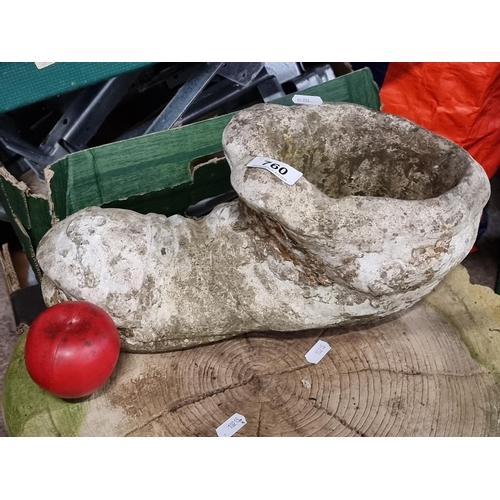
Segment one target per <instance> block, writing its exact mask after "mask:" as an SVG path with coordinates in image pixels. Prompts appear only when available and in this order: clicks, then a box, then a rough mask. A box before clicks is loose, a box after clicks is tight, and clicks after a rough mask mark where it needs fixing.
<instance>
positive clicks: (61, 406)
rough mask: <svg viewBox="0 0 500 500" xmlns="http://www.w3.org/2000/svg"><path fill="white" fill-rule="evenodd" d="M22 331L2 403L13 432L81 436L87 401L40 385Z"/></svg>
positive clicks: (8, 369)
mask: <svg viewBox="0 0 500 500" xmlns="http://www.w3.org/2000/svg"><path fill="white" fill-rule="evenodd" d="M27 334H28V328H25V329H24V331H23V333H22V334H21V335H20V338H19V341H18V342H17V344H16V346H15V348H14V352H13V354H12V357H11V360H10V363H9V366H8V368H7V373H6V375H5V383H4V390H3V393H2V407H3V413H4V419H5V424H6V428H7V432H8V434H9V436H12V437H21V436H26V437H27V436H44V437H56V436H77V435H78V430H79V428H80V425H81V424H82V422H83V420H84V418H85V413H86V409H85V403H84V402H82V403H68V402H66V401H63V400H62V399H59V398H57V397H56V396H53V395H52V394H50V393H48V392H47V391H45V390H43V389H42V388H41V387H39V386H38V385H37V384H35V382H33V380H32V379H31V377H30V376H29V374H28V371H27V370H26V365H25V363H24V346H25V344H26V336H27Z"/></svg>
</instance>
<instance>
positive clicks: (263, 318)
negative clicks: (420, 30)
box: [37, 103, 490, 352]
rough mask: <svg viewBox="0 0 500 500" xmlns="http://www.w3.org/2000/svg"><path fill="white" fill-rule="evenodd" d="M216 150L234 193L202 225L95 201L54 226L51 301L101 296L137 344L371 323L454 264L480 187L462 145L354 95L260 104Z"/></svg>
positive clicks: (185, 343) (478, 207)
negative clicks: (288, 176) (266, 164)
mask: <svg viewBox="0 0 500 500" xmlns="http://www.w3.org/2000/svg"><path fill="white" fill-rule="evenodd" d="M223 146H224V151H225V154H226V157H227V159H228V162H229V164H230V166H231V182H232V184H233V186H234V189H235V190H236V192H237V193H238V195H239V199H238V200H237V201H235V202H231V203H226V204H223V205H219V206H218V207H216V208H215V209H214V210H213V211H212V212H211V213H210V214H209V215H208V216H206V217H205V218H203V219H200V220H193V219H188V218H185V217H182V216H180V215H174V216H172V217H169V218H167V217H165V216H162V215H157V214H148V215H141V214H138V213H135V212H131V211H127V210H121V209H101V208H98V207H90V208H87V209H84V210H81V211H80V212H77V213H76V214H74V215H72V216H70V217H68V218H66V219H64V220H62V221H61V222H59V223H58V224H56V225H55V226H54V227H53V228H52V229H51V230H50V231H49V232H48V233H47V234H46V235H45V237H44V238H43V240H42V241H41V243H40V245H39V248H38V252H37V257H38V261H39V263H40V266H41V268H42V270H43V272H44V273H45V276H44V279H43V282H42V289H43V293H44V297H45V300H46V302H47V304H49V305H50V304H53V303H56V302H59V301H61V300H89V301H92V302H94V303H96V304H98V305H99V306H101V307H103V308H104V309H105V310H106V311H108V312H109V314H110V315H111V316H112V317H113V319H114V320H115V322H116V324H117V326H118V328H119V330H120V332H121V334H122V346H123V348H124V349H126V350H129V351H136V352H155V351H165V350H173V349H181V348H186V347H191V346H195V345H199V344H203V343H208V342H213V341H216V340H220V339H225V338H229V337H232V336H234V335H238V334H241V333H244V332H250V331H269V330H274V331H297V330H304V329H312V328H325V327H329V326H333V325H342V324H351V323H358V322H368V321H372V320H376V319H378V318H381V317H384V316H387V315H389V314H392V313H395V312H397V311H400V310H402V309H405V308H407V307H409V306H411V305H412V304H414V303H415V302H417V301H418V300H419V299H421V298H422V297H424V296H425V295H427V294H428V293H429V292H430V291H431V290H432V289H433V288H434V287H435V286H436V285H437V284H438V283H439V282H440V281H441V279H442V278H443V277H444V276H445V275H446V274H447V273H448V272H449V271H450V270H451V269H452V268H453V267H454V266H456V265H457V264H458V263H459V262H461V261H462V260H463V259H464V257H465V256H466V255H467V254H468V252H469V251H470V249H471V247H472V245H473V243H474V241H475V238H476V234H477V228H478V224H479V218H480V216H481V212H482V209H483V207H484V205H485V204H486V202H487V200H488V198H489V194H490V191H489V181H488V178H487V176H486V174H485V173H484V171H483V169H482V167H481V166H480V165H479V164H478V163H477V162H475V161H474V160H473V159H472V158H471V157H470V155H469V154H468V153H467V152H466V151H464V150H463V149H462V148H460V147H458V146H457V145H455V144H453V143H452V142H450V141H448V140H446V139H444V138H443V137H440V136H437V135H435V134H432V133H431V132H429V131H427V130H424V129H422V128H420V127H418V126H417V125H415V124H414V123H412V122H410V121H408V120H405V119H402V118H398V117H395V116H391V115H387V114H382V113H378V112H374V111H371V110H369V109H367V108H364V107H362V106H358V105H354V104H343V103H336V104H326V103H325V104H322V105H321V106H298V107H282V106H278V105H272V104H262V105H256V106H253V107H252V108H249V109H246V110H243V111H241V112H239V113H238V114H237V115H236V116H235V117H234V118H233V119H232V120H231V122H230V123H229V124H228V126H227V127H226V129H225V131H224V135H223ZM256 156H264V157H270V158H272V159H275V160H279V161H282V162H285V163H287V164H289V165H291V166H293V167H294V168H296V169H297V170H299V171H300V172H302V173H303V176H302V177H300V178H299V179H298V180H297V181H296V182H295V184H293V185H288V184H286V183H285V182H283V181H282V180H281V179H279V178H278V177H276V176H275V175H273V174H272V173H270V172H268V171H266V170H264V169H261V168H250V167H247V164H248V163H249V162H250V161H251V160H252V159H253V158H254V157H256Z"/></svg>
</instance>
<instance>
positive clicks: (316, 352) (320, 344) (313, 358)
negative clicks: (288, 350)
mask: <svg viewBox="0 0 500 500" xmlns="http://www.w3.org/2000/svg"><path fill="white" fill-rule="evenodd" d="M330 349H331V347H330V346H329V345H328V344H327V343H326V342H324V341H323V340H318V341H317V342H316V343H315V344H314V346H313V347H312V348H311V349H310V350H309V351H308V352H307V354H306V359H307V361H309V363H313V364H317V363H319V362H320V361H321V360H322V359H323V358H324V357H325V356H326V354H327V353H328V351H329V350H330Z"/></svg>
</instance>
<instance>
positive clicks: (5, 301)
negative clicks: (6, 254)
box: [0, 173, 500, 437]
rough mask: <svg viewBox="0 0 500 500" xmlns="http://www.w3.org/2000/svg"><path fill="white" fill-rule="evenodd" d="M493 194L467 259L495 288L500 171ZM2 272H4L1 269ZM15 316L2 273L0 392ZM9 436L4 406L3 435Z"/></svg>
mask: <svg viewBox="0 0 500 500" xmlns="http://www.w3.org/2000/svg"><path fill="white" fill-rule="evenodd" d="M491 186H492V195H491V198H490V201H489V204H488V209H487V211H488V219H489V220H488V228H487V230H486V232H485V234H484V235H483V236H482V238H481V239H480V240H479V242H478V244H477V247H478V250H477V251H476V252H474V253H471V254H470V255H469V256H467V258H466V259H465V260H464V261H463V263H462V264H463V265H464V266H465V267H466V268H467V270H468V271H469V274H470V280H471V282H472V283H474V284H478V285H484V286H487V287H490V288H492V289H494V288H495V285H496V279H497V268H498V264H499V262H500V173H499V174H497V175H496V176H495V177H494V178H493V179H492V181H491ZM0 274H1V271H0ZM16 337H17V336H16V331H15V322H14V316H13V314H12V308H11V303H10V298H9V295H8V294H7V289H6V287H5V282H4V280H3V276H0V393H1V391H2V389H3V380H4V376H5V370H6V369H7V365H8V362H9V359H10V356H11V354H12V350H13V348H14V344H15V342H16ZM1 436H3V437H5V436H7V432H6V430H5V426H4V422H3V415H2V409H1V405H0V437H1Z"/></svg>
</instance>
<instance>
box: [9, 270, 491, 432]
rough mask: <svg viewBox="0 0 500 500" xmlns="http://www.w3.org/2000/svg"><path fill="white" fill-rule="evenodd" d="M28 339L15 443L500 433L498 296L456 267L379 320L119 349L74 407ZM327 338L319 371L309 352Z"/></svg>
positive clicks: (16, 363)
mask: <svg viewBox="0 0 500 500" xmlns="http://www.w3.org/2000/svg"><path fill="white" fill-rule="evenodd" d="M25 337H26V332H24V333H23V334H22V335H21V338H20V341H19V343H18V345H17V348H16V351H15V353H14V355H13V358H12V360H11V363H10V365H9V369H8V373H7V376H6V381H5V390H4V394H3V406H4V414H5V419H6V423H7V429H8V431H9V434H10V435H13V436H60V435H63V436H216V435H217V434H216V429H217V427H219V426H220V425H221V424H222V423H223V422H225V421H226V420H227V419H229V418H230V417H231V416H232V415H234V414H235V413H239V414H241V415H243V416H244V417H245V419H246V422H247V423H246V425H244V426H243V427H242V428H240V429H239V430H238V431H237V432H236V433H235V434H234V436H235V437H239V436H499V435H500V386H499V381H500V297H499V296H497V295H495V294H494V293H493V291H492V290H490V289H487V288H485V287H481V286H477V285H471V284H470V283H469V279H468V275H467V272H466V270H465V269H464V268H463V267H461V266H459V267H457V268H456V269H455V270H454V271H452V272H451V273H450V274H449V275H448V276H447V277H446V279H445V280H444V281H443V282H442V283H441V284H440V285H439V287H438V288H437V289H436V290H435V291H434V292H432V293H431V295H429V296H428V297H427V298H426V299H424V300H423V301H421V302H420V303H418V304H417V305H416V306H414V307H412V308H411V309H409V310H407V311H405V312H403V313H399V314H397V315H394V316H392V317H390V318H388V319H386V320H384V321H383V322H380V323H377V324H371V325H364V326H358V327H348V328H331V329H326V330H323V331H317V330H314V331H306V332H299V333H297V332H295V333H278V332H273V333H268V334H252V335H243V336H241V337H236V338H233V339H230V340H227V341H223V342H219V343H215V344H211V345H205V346H201V347H196V348H192V349H188V350H184V351H175V352H169V353H161V354H131V353H122V354H121V356H120V360H119V363H118V365H117V368H116V370H115V372H114V374H113V376H112V377H111V379H110V380H109V381H108V382H107V384H106V385H105V386H104V387H103V388H102V389H100V390H99V391H98V392H97V393H95V394H93V395H92V396H91V397H90V398H89V399H87V400H86V401H84V402H81V403H68V402H64V401H62V400H60V399H58V398H56V397H53V396H51V395H50V394H48V393H46V392H45V391H43V390H42V389H40V388H39V387H38V386H36V385H35V384H34V382H32V381H31V379H30V378H29V375H28V374H27V372H26V369H25V367H24V359H23V350H24V342H25ZM317 340H323V341H325V342H327V343H328V344H329V345H330V346H331V350H330V351H329V352H328V353H327V355H326V356H325V357H324V358H323V359H322V360H321V361H319V363H317V364H311V363H309V362H308V361H307V360H306V358H305V354H306V353H307V352H308V351H309V349H311V347H312V346H313V345H314V344H315V343H316V342H317Z"/></svg>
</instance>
